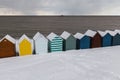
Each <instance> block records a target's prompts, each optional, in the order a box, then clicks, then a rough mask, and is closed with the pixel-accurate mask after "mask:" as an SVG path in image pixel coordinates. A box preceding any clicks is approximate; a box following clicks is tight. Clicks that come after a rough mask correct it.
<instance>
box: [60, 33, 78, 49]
mask: <svg viewBox="0 0 120 80" xmlns="http://www.w3.org/2000/svg"><path fill="white" fill-rule="evenodd" d="M61 37H62V38H63V50H64V51H66V50H73V49H76V38H75V37H74V36H73V35H72V34H70V33H69V32H67V31H64V32H63V33H62V34H61Z"/></svg>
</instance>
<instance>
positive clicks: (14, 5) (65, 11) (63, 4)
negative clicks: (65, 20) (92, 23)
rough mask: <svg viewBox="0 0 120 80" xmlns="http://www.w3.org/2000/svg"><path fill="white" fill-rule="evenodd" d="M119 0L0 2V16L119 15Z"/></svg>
mask: <svg viewBox="0 0 120 80" xmlns="http://www.w3.org/2000/svg"><path fill="white" fill-rule="evenodd" d="M119 4H120V0H0V15H54V14H55V15H97V14H98V15H119V14H120V5H119Z"/></svg>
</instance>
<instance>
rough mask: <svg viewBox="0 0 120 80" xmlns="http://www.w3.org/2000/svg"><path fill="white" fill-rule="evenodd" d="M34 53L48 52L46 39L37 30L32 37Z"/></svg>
mask: <svg viewBox="0 0 120 80" xmlns="http://www.w3.org/2000/svg"><path fill="white" fill-rule="evenodd" d="M33 40H34V49H35V54H43V53H47V52H48V39H47V38H45V37H44V35H42V34H41V33H39V32H37V33H36V34H35V36H34V37H33Z"/></svg>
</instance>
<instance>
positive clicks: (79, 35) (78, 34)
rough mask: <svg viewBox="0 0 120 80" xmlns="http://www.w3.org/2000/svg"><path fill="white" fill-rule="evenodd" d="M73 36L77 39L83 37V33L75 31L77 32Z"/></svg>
mask: <svg viewBox="0 0 120 80" xmlns="http://www.w3.org/2000/svg"><path fill="white" fill-rule="evenodd" d="M74 37H75V38H77V39H81V38H83V37H84V34H81V33H78V32H77V33H76V34H75V35H74Z"/></svg>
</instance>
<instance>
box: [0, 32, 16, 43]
mask: <svg viewBox="0 0 120 80" xmlns="http://www.w3.org/2000/svg"><path fill="white" fill-rule="evenodd" d="M3 39H7V40H9V41H10V42H12V43H14V44H15V42H16V40H15V39H14V38H13V37H11V36H10V35H8V34H7V35H6V36H5V37H3V38H2V39H1V40H0V42H1V41H2V40H3Z"/></svg>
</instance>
